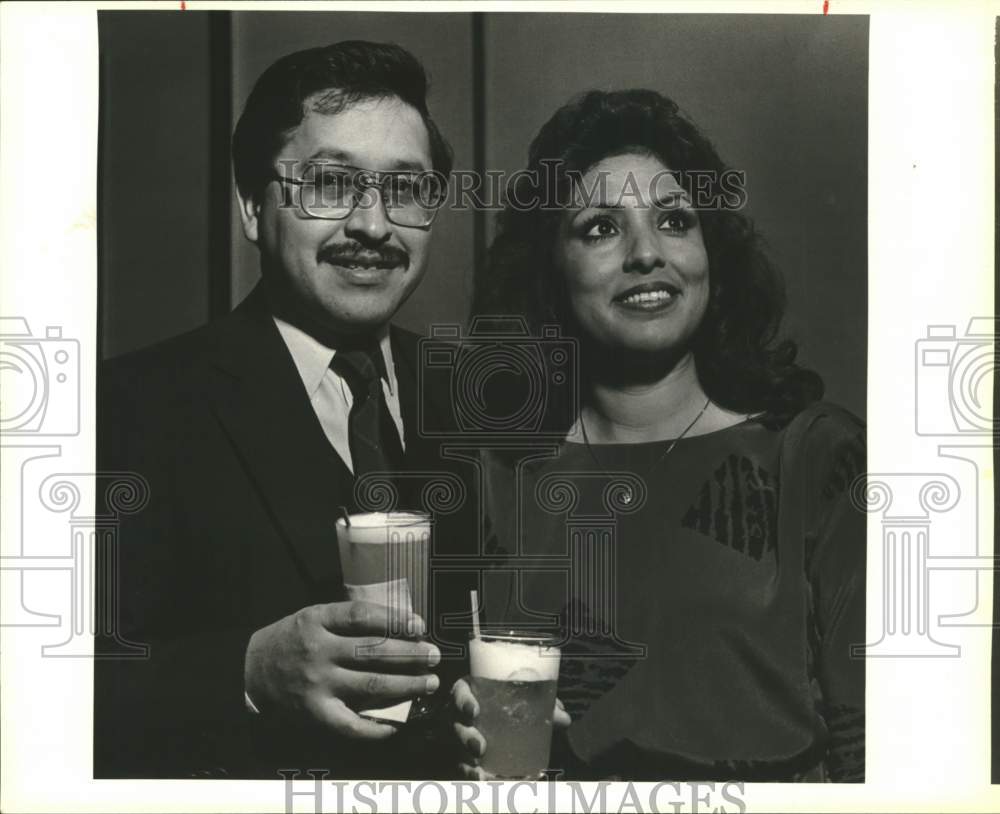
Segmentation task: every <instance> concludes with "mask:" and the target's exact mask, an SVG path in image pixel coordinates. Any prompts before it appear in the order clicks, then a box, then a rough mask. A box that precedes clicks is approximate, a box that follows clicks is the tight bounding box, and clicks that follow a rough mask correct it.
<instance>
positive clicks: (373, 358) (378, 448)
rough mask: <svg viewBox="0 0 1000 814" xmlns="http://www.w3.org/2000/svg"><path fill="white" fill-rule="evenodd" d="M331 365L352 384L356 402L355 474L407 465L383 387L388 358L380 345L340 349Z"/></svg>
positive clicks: (351, 426) (351, 427) (351, 429)
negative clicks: (383, 375) (404, 462)
mask: <svg viewBox="0 0 1000 814" xmlns="http://www.w3.org/2000/svg"><path fill="white" fill-rule="evenodd" d="M330 367H331V368H332V369H333V371H334V372H335V373H337V374H338V375H340V376H342V377H343V378H344V380H345V381H346V382H347V386H348V387H350V388H351V395H352V396H353V397H354V404H353V405H352V406H351V414H350V416H349V418H348V433H349V444H350V448H351V458H352V460H353V463H354V477H355V478H359V477H361V476H362V475H365V474H367V473H369V472H389V473H392V472H397V471H399V470H400V469H401V468H402V465H403V447H402V444H400V441H399V433H398V432H397V431H396V423H395V422H394V421H393V420H392V416H391V415H390V413H389V405H388V404H386V401H385V394H384V393H383V391H382V375H381V374H382V371H383V370H384V369H385V362H384V360H383V358H382V350H381V348H379V347H378V346H377V345H375V346H372V347H370V348H365V349H361V350H338V351H337V352H336V353H335V354H334V356H333V361H332V362H330Z"/></svg>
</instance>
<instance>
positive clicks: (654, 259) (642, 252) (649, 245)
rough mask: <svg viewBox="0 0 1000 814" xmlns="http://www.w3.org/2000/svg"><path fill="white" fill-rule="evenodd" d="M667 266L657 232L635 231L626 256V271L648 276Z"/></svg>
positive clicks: (648, 230) (645, 229)
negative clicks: (655, 270)
mask: <svg viewBox="0 0 1000 814" xmlns="http://www.w3.org/2000/svg"><path fill="white" fill-rule="evenodd" d="M665 265H666V258H665V257H664V256H663V248H662V247H661V245H660V241H659V236H658V235H657V234H656V232H654V231H653V230H651V229H647V228H642V229H638V230H636V231H633V232H632V236H631V240H630V241H629V243H628V253H627V254H626V256H625V263H624V269H625V271H626V272H637V273H639V274H648V273H649V272H651V271H653V270H654V269H658V268H663V266H665Z"/></svg>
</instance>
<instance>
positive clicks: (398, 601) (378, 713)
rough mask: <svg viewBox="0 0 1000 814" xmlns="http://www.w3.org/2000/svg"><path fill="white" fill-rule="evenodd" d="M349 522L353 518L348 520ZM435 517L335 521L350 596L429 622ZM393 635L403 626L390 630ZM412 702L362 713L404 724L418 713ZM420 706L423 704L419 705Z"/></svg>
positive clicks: (387, 515) (382, 515)
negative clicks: (428, 595) (430, 570)
mask: <svg viewBox="0 0 1000 814" xmlns="http://www.w3.org/2000/svg"><path fill="white" fill-rule="evenodd" d="M348 521H349V522H348ZM430 540H431V518H430V515H428V514H425V513H423V512H374V513H371V514H352V515H351V516H350V517H349V518H347V519H346V520H345V519H344V518H341V519H339V520H338V521H337V542H338V546H339V549H340V566H341V570H342V572H343V575H344V585H345V587H346V588H347V596H348V598H350V599H355V600H363V601H366V602H372V603H375V604H377V605H385V606H386V607H389V608H392V609H394V610H401V611H404V612H406V611H413V612H414V613H417V614H419V616H420V617H421V618H422V619H423V620H424V621H425V622H426V623H427V624H430V620H429V619H428V618H427V605H428V602H427V591H428V583H429V576H428V573H429V560H430ZM386 633H387V635H388V636H389V637H390V638H397V637H401V636H405V631H403V630H388V631H386ZM411 706H412V702H410V701H404V702H402V703H400V704H395V705H393V706H392V707H387V708H385V709H371V710H363V711H361V713H360V714H362V715H366V716H368V717H371V718H377V719H379V720H383V721H390V722H394V723H402V722H404V721H407V720H408V719H412V718H413V717H414V712H411V709H410V708H411ZM418 710H420V711H422V707H421V706H419V705H418Z"/></svg>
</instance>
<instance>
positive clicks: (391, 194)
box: [274, 163, 447, 228]
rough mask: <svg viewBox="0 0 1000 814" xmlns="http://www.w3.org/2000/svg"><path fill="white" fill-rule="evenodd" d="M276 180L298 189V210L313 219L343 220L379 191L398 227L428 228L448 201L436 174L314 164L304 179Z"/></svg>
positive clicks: (387, 213)
mask: <svg viewBox="0 0 1000 814" xmlns="http://www.w3.org/2000/svg"><path fill="white" fill-rule="evenodd" d="M274 177H275V178H276V179H277V180H278V181H280V182H282V183H287V184H294V185H295V186H297V187H298V188H299V206H300V207H301V209H302V211H303V212H304V213H305V214H306V215H307V216H308V217H310V218H323V219H324V220H343V219H344V218H346V217H348V216H350V214H351V213H352V212H353V211H354V210H355V208H356V207H357V205H358V202H359V201H360V200H361V199H362V198H363V197H364V192H365V190H367V189H377V190H378V191H379V200H380V202H381V205H382V206H383V208H384V210H385V215H386V217H387V218H388V219H389V221H390V222H391V223H394V224H396V225H397V226H410V227H418V228H426V227H427V226H430V225H431V223H432V222H433V220H434V217H435V216H436V215H437V213H438V209H440V208H441V205H442V204H443V203H444V201H445V197H446V195H447V184H446V183H445V179H444V177H443V176H442V175H441V174H440V173H437V172H378V171H376V170H366V169H362V168H361V167H351V166H348V165H346V164H327V163H322V164H311V165H310V166H309V168H308V170H307V171H306V174H305V177H303V178H288V177H286V176H284V175H282V174H281V173H279V172H277V171H275V172H274Z"/></svg>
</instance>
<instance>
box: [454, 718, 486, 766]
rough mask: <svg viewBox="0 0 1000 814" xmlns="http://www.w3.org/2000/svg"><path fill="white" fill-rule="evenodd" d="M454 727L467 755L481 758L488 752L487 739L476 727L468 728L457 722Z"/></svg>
mask: <svg viewBox="0 0 1000 814" xmlns="http://www.w3.org/2000/svg"><path fill="white" fill-rule="evenodd" d="M452 727H453V730H454V732H455V737H456V738H458V742H459V743H460V744H462V748H463V749H464V750H465V752H466V754H467V755H469V756H470V757H471V758H481V757H482V756H483V754H484V753H485V752H486V738H484V737H483V736H482V733H481V732H480V731H479V730H478V729H476V728H475V727H474V726H466V725H465V724H462V723H459V722H458V721H455V722H454V723H453V724H452Z"/></svg>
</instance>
